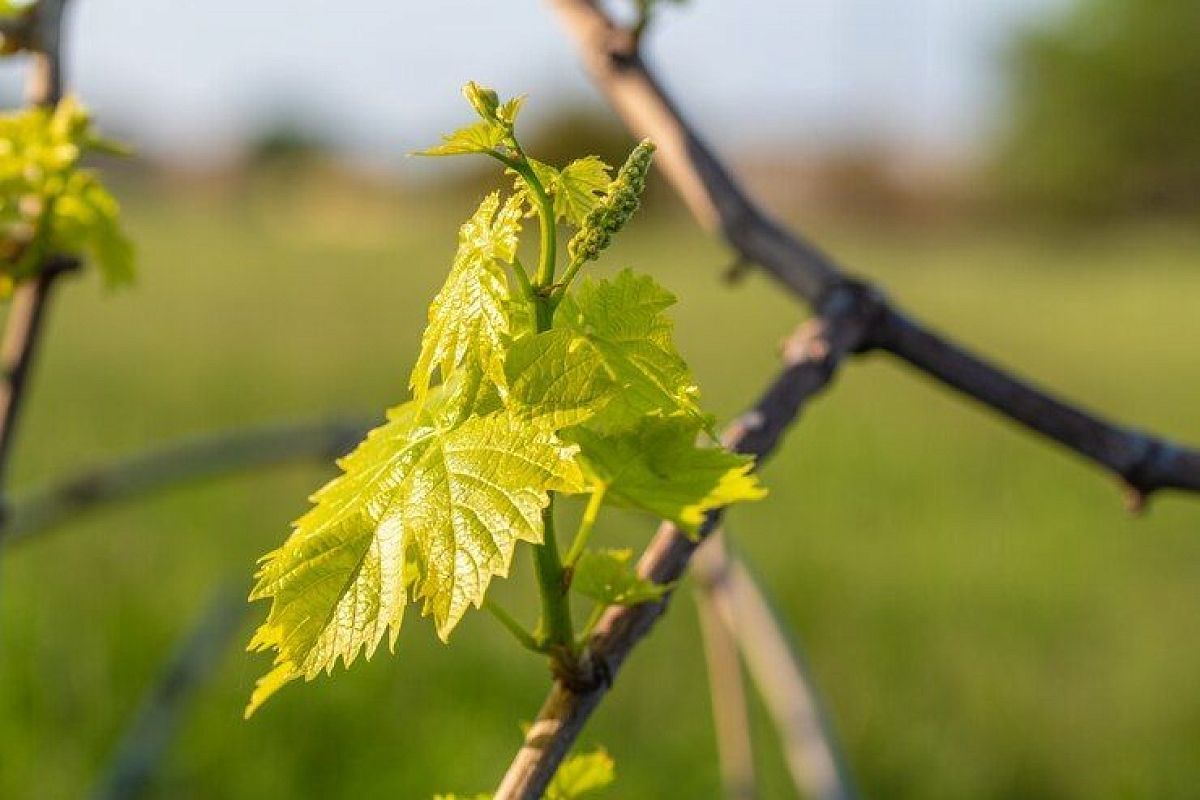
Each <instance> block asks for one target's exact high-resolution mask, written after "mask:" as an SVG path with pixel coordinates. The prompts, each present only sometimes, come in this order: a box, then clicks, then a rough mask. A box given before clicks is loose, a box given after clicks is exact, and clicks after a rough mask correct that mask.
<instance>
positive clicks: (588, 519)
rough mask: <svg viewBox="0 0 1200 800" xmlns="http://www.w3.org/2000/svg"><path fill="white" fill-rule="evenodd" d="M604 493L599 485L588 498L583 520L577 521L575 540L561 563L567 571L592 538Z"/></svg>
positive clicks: (603, 487) (603, 488)
mask: <svg viewBox="0 0 1200 800" xmlns="http://www.w3.org/2000/svg"><path fill="white" fill-rule="evenodd" d="M604 492H605V486H604V485H603V484H601V485H600V486H598V487H596V491H594V492H592V496H591V497H589V498H588V504H587V508H585V509H584V510H583V519H582V520H580V521H579V531H578V532H577V533H576V534H575V540H574V541H573V542H571V549H570V550H569V551H567V558H566V560H565V561H564V562H563V563H565V564H566V566H567V569H572V568H574V566H575V563H576V562H577V561H579V557H580V556H581V555H583V551H584V550H585V549H586V548H587V543H588V539H589V538H591V536H592V528H594V527H595V525H596V517H597V516H599V515H600V506H601V505H603V504H604Z"/></svg>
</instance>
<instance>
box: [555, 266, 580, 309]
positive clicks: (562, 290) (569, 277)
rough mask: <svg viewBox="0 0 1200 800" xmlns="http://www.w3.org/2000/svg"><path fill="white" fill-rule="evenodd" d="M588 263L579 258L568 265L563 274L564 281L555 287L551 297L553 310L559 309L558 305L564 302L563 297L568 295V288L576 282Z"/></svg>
mask: <svg viewBox="0 0 1200 800" xmlns="http://www.w3.org/2000/svg"><path fill="white" fill-rule="evenodd" d="M586 263H587V262H586V261H584V260H583V259H582V258H577V259H572V261H571V263H570V264H568V265H567V270H566V272H564V273H563V276H562V279H561V280H560V281H559V282H558V283H557V284H556V285H555V287H554V292H553V293H552V294H551V295H550V297H551V303H550V305H551V307H552V308H558V304H559V303H561V302H562V299H563V296H564V295H565V294H566V293H567V288H568V287H569V286H570V285H571V281H573V280H575V276H576V275H577V274H578V273H579V270H580V269H582V268H583V265H584V264H586Z"/></svg>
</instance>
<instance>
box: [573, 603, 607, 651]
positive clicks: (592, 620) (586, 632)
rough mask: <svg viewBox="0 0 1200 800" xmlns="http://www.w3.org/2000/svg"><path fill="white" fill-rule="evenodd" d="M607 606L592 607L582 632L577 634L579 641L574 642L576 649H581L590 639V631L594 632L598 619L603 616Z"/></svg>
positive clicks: (602, 604)
mask: <svg viewBox="0 0 1200 800" xmlns="http://www.w3.org/2000/svg"><path fill="white" fill-rule="evenodd" d="M606 608H608V606H606V605H604V603H596V605H594V606H592V613H590V614H588V618H587V622H586V623H584V625H583V630H581V631H580V632H579V641H578V642H576V646H577V647H582V646H583V645H585V644H587V640H588V639H590V638H591V637H592V631H594V630H596V625H597V624H599V622H600V618H601V617H602V616H604V609H606Z"/></svg>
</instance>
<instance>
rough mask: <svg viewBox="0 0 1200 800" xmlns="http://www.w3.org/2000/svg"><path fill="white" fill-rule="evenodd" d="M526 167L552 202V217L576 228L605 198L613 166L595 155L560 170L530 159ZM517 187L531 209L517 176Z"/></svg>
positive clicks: (520, 180) (526, 191) (525, 189)
mask: <svg viewBox="0 0 1200 800" xmlns="http://www.w3.org/2000/svg"><path fill="white" fill-rule="evenodd" d="M529 164H530V166H531V167H533V172H534V175H536V176H537V179H538V181H540V182H541V184H542V188H543V189H545V190H546V192H547V193H548V194H549V195H550V197H551V199H552V200H553V201H554V214H555V216H556V217H557V218H558V219H561V220H565V221H567V222H569V223H570V224H572V225H574V226H575V227H579V226H580V225H582V224H583V221H584V219H586V218H587V215H588V213H589V212H591V210H592V209H594V208H595V207H596V206H598V205H600V202H601V201H602V200H603V199H604V193H605V191H606V190H607V189H608V185H609V181H610V178H609V173H610V172H611V171H612V167H610V166H609V165H608V164H605V163H604V161H602V160H601V159H600V158H599V157H597V156H585V157H584V158H578V159H576V160H574V161H572V162H571V163H570V164H567V165H566V166H565V167H563V168H562V169H558V168H557V167H552V166H550V165H549V164H544V163H542V162H541V161H537V160H535V159H532V158H531V159H529ZM516 186H517V192H518V193H519V194H521V195H522V197H523V198H524V199H525V202H526V205H527V206H528V207H529V208H530V210H532V209H533V203H532V201H531V200H530V199H529V197H528V189H527V188H526V187H525V184H524V180H523V179H522V178H521V177H520V176H518V177H517V183H516Z"/></svg>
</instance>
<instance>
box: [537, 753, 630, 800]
mask: <svg viewBox="0 0 1200 800" xmlns="http://www.w3.org/2000/svg"><path fill="white" fill-rule="evenodd" d="M614 780H616V771H615V770H614V768H613V760H612V757H611V756H610V755H609V754H608V753H607V752H605V751H604V749H603V748H599V749H597V750H594V751H593V752H591V753H583V754H580V755H574V756H571V757H570V758H568V759H567V760H566V761H564V762H563V763H562V764H561V765H559V768H558V772H556V773H555V774H554V779H553V780H552V781H550V785H549V786H548V787H546V799H545V800H579V798H581V797H586V796H587V795H590V794H591V793H593V792H596V791H598V790H600V789H603V788H605V787H607V786H608V785H610V784H611V783H612V782H613V781H614Z"/></svg>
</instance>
